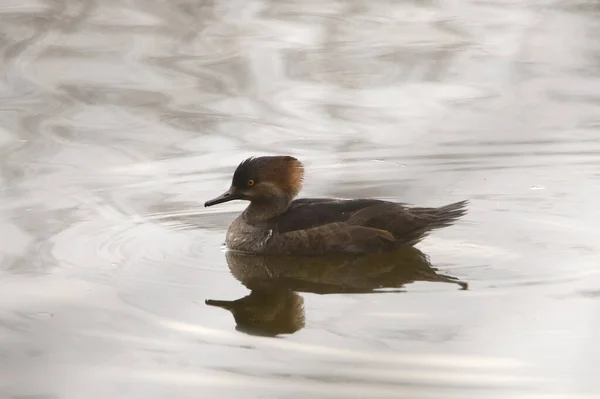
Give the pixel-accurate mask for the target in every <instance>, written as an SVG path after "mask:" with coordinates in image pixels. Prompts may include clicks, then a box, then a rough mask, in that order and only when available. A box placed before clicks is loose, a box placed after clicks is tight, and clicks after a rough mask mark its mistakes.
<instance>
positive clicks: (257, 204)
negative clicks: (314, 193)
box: [204, 156, 468, 256]
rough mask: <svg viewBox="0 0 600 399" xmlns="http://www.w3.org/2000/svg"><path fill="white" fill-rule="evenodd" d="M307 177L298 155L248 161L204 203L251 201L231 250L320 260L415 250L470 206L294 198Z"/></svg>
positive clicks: (237, 223)
mask: <svg viewBox="0 0 600 399" xmlns="http://www.w3.org/2000/svg"><path fill="white" fill-rule="evenodd" d="M303 178H304V167H303V165H302V163H301V162H300V161H298V160H297V159H296V158H294V157H291V156H266V157H252V158H248V159H246V160H244V161H242V162H241V163H240V164H239V166H238V167H237V169H236V170H235V172H234V174H233V180H232V183H231V187H230V188H229V190H227V191H226V192H225V193H223V194H222V195H220V196H219V197H217V198H214V199H212V200H209V201H206V202H205V203H204V206H212V205H216V204H220V203H223V202H227V201H232V200H238V199H239V200H247V201H250V205H248V207H247V208H246V209H245V210H244V211H243V212H242V213H241V214H240V215H239V216H238V217H237V218H236V219H235V220H234V221H233V223H232V224H231V226H229V229H228V230H227V236H226V238H225V244H226V245H227V247H228V248H229V249H231V250H234V251H242V252H251V253H257V254H290V255H315V256H318V255H326V254H335V253H372V252H387V251H391V250H394V249H397V248H399V247H401V246H406V245H408V246H412V245H414V244H416V243H418V242H419V241H421V240H422V239H423V238H424V237H425V236H426V235H427V234H428V233H429V232H430V231H431V230H433V229H437V228H441V227H446V226H449V225H451V224H452V223H453V222H454V221H455V220H456V219H458V218H459V217H461V216H463V215H464V214H465V213H466V209H465V206H466V205H467V203H468V201H460V202H456V203H454V204H450V205H446V206H443V207H440V208H416V207H407V206H406V205H405V204H402V203H397V202H390V201H383V200H378V199H333V198H301V199H296V200H294V198H295V197H296V196H297V195H298V193H299V192H300V189H301V188H302V181H303Z"/></svg>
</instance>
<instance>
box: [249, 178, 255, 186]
mask: <svg viewBox="0 0 600 399" xmlns="http://www.w3.org/2000/svg"><path fill="white" fill-rule="evenodd" d="M253 185H254V180H252V179H250V180H248V187H252V186H253Z"/></svg>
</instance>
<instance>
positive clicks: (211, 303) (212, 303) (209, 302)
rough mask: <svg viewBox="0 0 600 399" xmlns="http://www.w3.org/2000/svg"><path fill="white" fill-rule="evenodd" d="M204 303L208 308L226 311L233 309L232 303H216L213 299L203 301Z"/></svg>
mask: <svg viewBox="0 0 600 399" xmlns="http://www.w3.org/2000/svg"><path fill="white" fill-rule="evenodd" d="M204 303H205V304H207V305H208V306H216V307H219V308H223V309H227V310H231V309H233V301H218V300H215V299H207V300H205V301H204Z"/></svg>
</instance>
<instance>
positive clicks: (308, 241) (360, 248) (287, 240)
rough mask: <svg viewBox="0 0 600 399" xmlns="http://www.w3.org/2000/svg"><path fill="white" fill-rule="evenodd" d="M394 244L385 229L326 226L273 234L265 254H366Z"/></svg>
mask: <svg viewBox="0 0 600 399" xmlns="http://www.w3.org/2000/svg"><path fill="white" fill-rule="evenodd" d="M395 243H396V239H395V238H394V236H393V235H392V234H391V233H389V232H387V231H384V230H380V229H376V228H372V227H364V226H351V225H348V224H347V223H329V224H324V225H322V226H318V227H313V228H310V229H305V230H296V231H290V232H287V233H284V234H278V235H274V236H273V237H271V238H270V239H269V242H268V244H267V251H268V252H271V253H287V252H290V253H294V254H307V255H325V254H330V253H340V252H350V253H366V252H379V251H385V250H389V249H392V248H393V247H394V246H395Z"/></svg>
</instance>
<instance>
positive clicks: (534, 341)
mask: <svg viewBox="0 0 600 399" xmlns="http://www.w3.org/2000/svg"><path fill="white" fill-rule="evenodd" d="M599 20H600V6H599V3H598V2H597V1H593V0H587V1H583V0H582V1H576V0H571V1H559V0H542V1H537V2H525V1H514V0H497V1H477V0H472V1H384V0H377V1H367V0H348V1H320V0H319V1H298V0H277V1H267V0H265V1H257V0H250V1H247V0H246V1H231V0H229V1H191V0H179V1H170V2H161V1H147V0H145V1H141V0H132V1H127V2H122V1H115V0H107V1H94V0H90V1H49V0H47V1H42V0H40V1H35V0H27V1H16V0H4V1H2V4H0V51H1V57H0V71H1V72H2V74H1V76H0V359H1V361H0V393H1V395H0V396H1V397H3V398H4V397H6V398H36V399H41V398H43V399H49V398H52V399H54V398H60V399H70V398H82V397H85V398H87V399H93V398H140V399H142V398H143V399H153V398H181V399H183V398H198V397H207V398H209V397H240V396H242V397H247V398H264V397H286V398H296V397H298V398H304V397H307V396H311V397H343V398H349V397H357V398H358V397H360V398H362V397H384V398H461V399H464V398H564V397H568V398H587V397H590V398H591V397H597V395H600V382H598V375H600V361H599V360H598V359H600V344H599V343H598V340H597V335H598V331H599V330H600V276H599V272H598V271H599V264H598V263H599V261H598V259H599V254H600V244H599V243H600V230H599V229H598V220H600V210H599V207H598V200H597V199H598V198H599V196H600V172H599V170H600V131H599V130H600V95H599V94H598V93H600V56H599V54H600V41H599V40H598V38H599V37H600V25H599V24H598V21H599ZM273 153H276V154H291V155H294V156H296V157H298V158H299V159H301V160H302V161H303V162H304V163H305V166H306V170H307V176H306V184H305V187H304V190H303V192H302V194H303V195H306V196H336V197H367V196H368V197H378V198H384V199H392V200H402V201H406V202H410V203H414V204H418V205H420V206H440V205H445V204H447V203H451V202H455V201H459V200H463V199H469V200H470V201H471V205H470V208H469V213H468V215H467V216H466V217H465V218H464V219H462V220H461V221H460V222H459V223H457V224H456V225H454V226H452V227H449V228H447V229H444V230H442V231H439V232H437V233H435V234H433V235H432V236H431V237H429V238H427V239H426V240H425V241H423V242H422V243H421V244H419V246H418V249H419V250H420V251H422V253H423V254H425V255H427V256H428V257H429V259H428V262H429V263H430V265H431V267H435V268H437V272H436V273H439V274H441V275H444V276H448V277H449V278H456V279H459V280H460V281H464V282H468V284H469V289H468V290H463V289H461V287H460V286H458V285H457V284H453V283H448V282H440V281H436V280H435V279H433V278H429V279H427V278H422V279H419V278H413V277H414V276H409V277H410V278H408V277H406V275H403V274H402V273H400V274H399V275H400V276H403V277H402V278H403V279H404V280H402V279H400V278H399V277H398V276H399V275H398V274H394V273H393V272H392V271H393V270H396V269H394V268H391V269H389V270H387V271H386V273H388V274H385V273H383V274H381V273H379V274H378V273H375V271H377V272H378V271H379V270H382V269H375V271H374V272H373V275H370V276H369V277H368V278H367V277H365V275H363V274H360V273H359V272H360V271H364V273H367V270H368V269H367V270H365V269H360V268H359V269H357V270H358V271H356V272H354V273H359V275H358V277H360V278H358V277H357V275H356V274H354V275H353V274H352V270H353V269H352V270H350V269H345V268H344V267H345V266H340V267H338V268H332V269H331V270H333V272H332V273H331V274H328V275H325V274H323V275H321V277H320V280H319V279H314V278H313V280H310V284H308V286H307V285H306V284H307V283H306V281H305V280H306V279H305V277H306V276H308V275H309V274H310V273H308V272H306V269H299V270H304V272H305V274H304V275H302V274H294V275H292V277H293V278H292V277H290V275H289V274H284V277H286V279H287V280H285V281H287V282H288V283H289V281H290V279H291V281H293V282H294V284H296V285H294V284H291V283H289V284H288V286H287V287H283V288H281V289H282V290H283V291H276V292H271V291H268V292H267V294H264V293H262V291H260V290H259V291H256V290H253V291H252V292H251V291H250V290H249V289H248V288H247V286H245V285H244V284H243V283H244V281H243V279H241V280H240V279H238V278H236V275H235V273H233V274H232V272H230V269H229V267H230V264H228V261H227V258H226V254H225V253H224V252H223V250H222V246H221V245H222V243H223V241H224V234H225V231H226V228H227V226H228V225H229V223H230V222H231V220H233V218H234V217H235V215H236V214H237V213H238V212H239V211H240V210H242V209H243V206H244V205H243V204H241V203H230V204H223V205H222V206H218V207H213V208H206V209H205V208H203V207H202V203H203V202H204V201H205V200H206V199H209V198H213V197H214V196H216V195H218V194H220V193H221V192H222V191H223V190H224V189H226V188H227V186H228V184H229V179H230V176H231V174H232V172H233V170H234V168H235V166H236V165H237V164H238V163H239V162H240V161H241V160H242V159H244V158H245V157H247V156H250V155H261V154H273ZM363 266H364V265H363ZM417 266H418V267H420V268H421V269H419V270H421V271H422V272H423V270H424V272H423V273H425V277H427V276H429V277H431V274H430V271H429V269H428V268H429V265H428V264H427V263H419V262H417ZM250 270H257V269H256V268H255V269H252V268H250ZM278 270H279V269H278ZM293 270H298V269H293ZM318 270H321V269H317V271H318ZM327 270H329V269H327ZM340 270H342V271H343V273H342V272H340ZM349 270H350V271H349ZM390 270H392V271H390ZM283 272H286V270H284V271H283ZM283 272H282V273H283ZM307 273H308V274H307ZM315 273H317V272H315ZM336 273H337V274H336ZM361 273H362V272H361ZM278 276H279V275H278ZM310 276H314V273H313V274H310ZM323 276H325V277H328V278H329V279H326V278H325V277H323ZM348 276H350V277H348ZM381 276H385V278H384V279H383V280H381ZM394 276H396V277H398V278H397V279H396V280H394V278H396V277H394ZM392 277H393V278H392ZM303 278H304V280H303ZM311 278H312V277H311ZM338 278H339V279H340V280H342V281H344V282H346V283H347V284H346V285H345V287H346V288H347V287H348V286H350V287H354V291H352V290H348V289H346V291H343V290H341V289H340V288H339V286H336V285H335V284H333V283H332V282H335V280H336V279H338ZM346 278H348V280H345V279H346ZM298 280H302V281H304V284H305V285H304V286H299V285H298ZM323 281H325V282H326V283H327V285H326V286H327V287H328V289H329V292H323V286H322V284H323ZM357 281H358V282H360V284H359V283H357ZM365 281H367V282H369V284H371V285H379V286H381V288H382V289H376V288H377V287H375V286H370V285H368V287H367V288H368V290H367V289H366V288H365V287H366V286H365V284H366V283H365ZM390 281H391V282H397V283H398V284H395V285H394V284H391V283H390ZM400 282H404V283H405V284H399V283H400ZM316 283H319V284H321V285H318V287H320V288H319V289H317V288H315V284H316ZM375 283H376V284H375ZM311 284H312V285H311ZM307 287H308V288H310V289H308V288H307ZM332 287H333V288H332ZM357 287H359V288H360V289H359V288H357ZM361 287H362V288H361ZM334 288H335V289H334ZM373 289H376V291H380V292H377V293H372V291H373ZM255 291H256V292H258V294H257V293H255ZM365 291H368V292H365ZM381 291H383V292H381ZM251 294H254V297H253V298H258V300H257V302H256V303H258V305H257V306H258V310H259V311H262V312H263V313H264V312H266V311H268V310H269V309H270V308H269V306H273V305H274V304H277V303H283V304H284V306H283V307H282V308H277V307H275V308H274V309H275V310H277V309H284V310H286V309H287V310H294V311H297V312H296V313H295V315H296V316H298V318H297V319H293V320H298V322H297V323H296V322H294V323H295V324H294V323H292V328H288V329H287V330H286V332H287V334H278V335H276V336H275V337H270V336H264V335H256V334H251V333H248V332H247V331H240V329H239V328H238V329H236V324H237V323H236V321H235V320H234V318H233V317H232V314H231V313H230V312H228V311H224V310H223V309H219V308H217V307H213V306H207V305H206V304H205V300H207V299H212V300H229V301H231V300H237V299H240V298H244V297H247V296H248V295H251ZM273 295H275V296H274V297H273ZM265 298H266V299H265ZM269 298H275V299H273V300H271V299H269ZM277 300H280V302H277ZM286 301H287V302H286ZM275 313H276V312H275ZM275 313H274V314H275ZM286 320H292V319H286ZM297 327H298V328H297ZM290 332H292V333H291V334H290Z"/></svg>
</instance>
